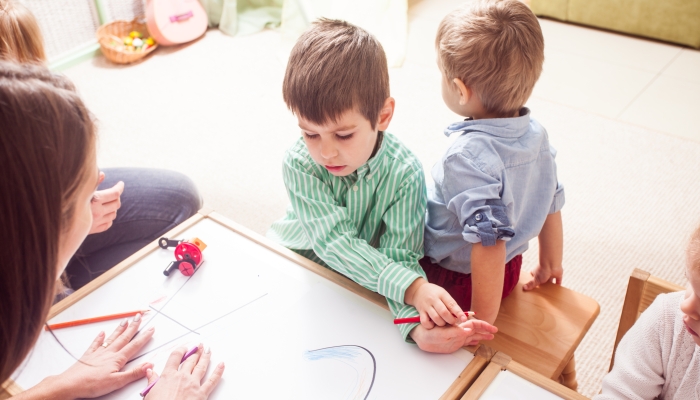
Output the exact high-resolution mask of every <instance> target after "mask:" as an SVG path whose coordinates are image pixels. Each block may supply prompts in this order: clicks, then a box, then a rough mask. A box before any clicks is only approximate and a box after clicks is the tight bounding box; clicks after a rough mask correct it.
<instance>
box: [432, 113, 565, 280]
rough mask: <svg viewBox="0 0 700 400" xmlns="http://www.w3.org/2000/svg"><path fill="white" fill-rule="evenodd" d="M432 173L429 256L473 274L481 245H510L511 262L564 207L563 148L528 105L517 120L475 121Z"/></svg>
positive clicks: (464, 125)
mask: <svg viewBox="0 0 700 400" xmlns="http://www.w3.org/2000/svg"><path fill="white" fill-rule="evenodd" d="M454 133H459V134H460V137H458V138H457V139H456V140H455V141H454V143H453V144H452V145H451V146H450V147H449V148H448V149H447V152H446V153H445V155H444V157H443V158H442V160H441V161H440V162H439V163H437V164H435V166H434V167H433V170H432V175H433V180H434V181H435V185H434V187H431V188H429V189H428V212H427V218H426V221H425V254H426V256H429V257H430V258H431V259H432V261H433V262H434V263H438V264H440V266H442V267H443V268H447V269H449V270H452V271H457V272H461V273H465V274H469V273H471V250H472V244H473V243H479V242H481V244H482V245H484V246H493V245H495V244H496V240H504V241H507V243H506V261H510V260H511V259H512V258H513V257H515V256H517V255H518V254H522V253H523V252H525V250H527V246H528V241H529V240H530V239H532V238H534V237H536V236H537V235H539V233H540V231H541V230H542V226H543V225H544V221H545V219H546V218H547V215H549V214H552V213H555V212H557V211H559V210H560V209H561V208H562V206H563V205H564V187H563V186H562V185H561V184H560V183H559V182H558V181H557V166H556V164H555V162H554V157H555V155H556V150H554V148H552V147H551V146H550V145H549V139H548V138H547V131H545V129H544V128H543V127H542V125H540V124H539V123H538V122H537V121H535V120H534V119H531V118H530V110H528V109H527V108H522V109H521V110H520V116H519V117H515V118H496V119H480V120H467V121H462V122H457V123H454V124H452V125H450V126H449V127H447V129H446V130H445V134H446V135H448V136H449V135H452V134H454Z"/></svg>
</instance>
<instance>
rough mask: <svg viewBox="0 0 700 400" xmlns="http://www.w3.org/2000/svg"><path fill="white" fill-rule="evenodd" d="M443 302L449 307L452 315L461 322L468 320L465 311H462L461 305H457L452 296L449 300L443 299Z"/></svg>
mask: <svg viewBox="0 0 700 400" xmlns="http://www.w3.org/2000/svg"><path fill="white" fill-rule="evenodd" d="M448 296H449V295H448ZM443 302H444V304H445V305H446V306H447V308H448V309H449V310H450V312H451V313H452V315H454V316H455V317H456V318H457V320H458V321H459V322H463V321H466V320H467V316H466V315H464V311H463V310H462V307H460V306H459V304H457V302H456V301H454V299H453V298H452V296H449V298H447V299H443Z"/></svg>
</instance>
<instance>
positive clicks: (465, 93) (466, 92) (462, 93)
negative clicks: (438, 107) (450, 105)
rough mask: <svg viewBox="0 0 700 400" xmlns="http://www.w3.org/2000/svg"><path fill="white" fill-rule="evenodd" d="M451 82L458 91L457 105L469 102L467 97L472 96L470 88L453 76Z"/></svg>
mask: <svg viewBox="0 0 700 400" xmlns="http://www.w3.org/2000/svg"><path fill="white" fill-rule="evenodd" d="M452 82H454V84H455V86H457V90H458V91H459V105H461V106H463V105H465V104H467V103H469V99H470V98H471V97H472V90H471V89H469V88H468V87H467V85H465V84H464V82H462V80H461V79H459V78H454V79H453V80H452Z"/></svg>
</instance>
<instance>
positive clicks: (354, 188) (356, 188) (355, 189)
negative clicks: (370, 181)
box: [352, 185, 360, 192]
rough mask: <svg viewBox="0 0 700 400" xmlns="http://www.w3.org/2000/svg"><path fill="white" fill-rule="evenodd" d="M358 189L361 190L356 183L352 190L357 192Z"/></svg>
mask: <svg viewBox="0 0 700 400" xmlns="http://www.w3.org/2000/svg"><path fill="white" fill-rule="evenodd" d="M358 190H360V188H359V187H357V185H355V186H353V187H352V191H353V192H357V191H358Z"/></svg>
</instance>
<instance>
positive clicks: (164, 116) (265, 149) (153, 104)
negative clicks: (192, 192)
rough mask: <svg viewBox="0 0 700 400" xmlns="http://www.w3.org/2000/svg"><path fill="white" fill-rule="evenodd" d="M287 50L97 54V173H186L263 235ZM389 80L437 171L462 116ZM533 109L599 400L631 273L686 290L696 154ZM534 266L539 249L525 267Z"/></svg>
mask: <svg viewBox="0 0 700 400" xmlns="http://www.w3.org/2000/svg"><path fill="white" fill-rule="evenodd" d="M279 40H280V39H279V36H278V34H277V33H275V32H270V31H267V32H263V33H261V34H257V35H252V36H249V37H244V38H230V37H226V36H224V35H222V34H220V33H219V32H218V31H210V32H208V33H207V35H206V37H205V38H204V39H202V40H200V41H198V42H196V43H193V44H191V45H188V46H184V47H181V48H176V49H161V50H159V51H158V52H156V54H154V55H153V56H152V57H151V58H150V59H148V60H146V62H143V63H141V64H139V65H135V66H131V67H115V66H112V65H110V64H108V63H107V62H106V61H105V60H104V59H103V58H97V59H94V60H93V61H91V62H87V63H84V64H81V65H78V66H76V67H74V68H72V69H70V70H68V71H66V73H67V75H68V76H69V77H70V78H71V79H73V81H75V83H76V84H77V86H78V87H79V90H80V91H81V93H82V95H83V97H84V98H85V99H86V102H87V104H88V106H89V108H90V109H91V110H92V111H93V112H94V113H95V115H96V116H97V118H98V119H99V120H100V121H101V122H100V128H101V142H100V153H99V161H100V165H101V166H102V167H107V166H141V167H160V168H169V169H174V170H178V171H182V172H184V173H186V174H188V175H189V176H190V177H192V178H193V179H194V181H195V182H196V183H197V185H198V186H199V189H200V191H201V193H202V195H203V196H204V199H205V203H206V205H207V206H209V207H212V208H214V209H216V210H217V211H219V212H221V213H223V214H224V215H227V216H229V217H231V218H232V219H234V220H236V221H237V222H239V223H242V224H243V225H246V226H248V227H250V228H252V229H254V230H255V231H257V232H259V233H264V232H265V231H266V229H267V227H268V226H269V225H270V223H271V222H272V221H274V220H275V219H277V218H278V217H280V216H281V215H282V214H283V211H284V209H285V207H286V205H287V198H286V194H285V191H284V187H283V184H282V176H281V160H282V155H283V153H284V151H285V149H286V148H287V147H288V146H289V145H290V144H291V143H292V142H293V141H294V140H295V139H296V138H297V137H298V129H297V128H296V120H295V118H294V117H293V116H291V115H290V113H289V112H288V111H286V108H285V105H284V103H283V102H282V96H281V80H282V76H283V72H284V66H283V63H282V62H281V61H280V59H284V56H283V55H280V54H279V53H280V50H279V49H280V46H279ZM391 83H392V94H393V95H394V97H395V98H396V102H397V111H396V115H395V118H394V121H393V122H392V124H391V127H390V129H389V130H390V131H391V132H394V133H396V134H397V135H398V136H399V137H400V138H401V139H402V140H403V141H405V142H406V144H407V145H408V146H409V147H410V148H412V149H413V150H414V151H415V153H416V154H417V155H418V156H419V158H420V159H421V160H422V162H423V164H424V167H425V169H426V172H429V170H430V167H431V166H432V165H433V163H434V162H435V161H436V160H438V159H439V157H440V155H441V154H442V152H443V151H444V149H445V147H446V145H447V143H448V139H447V138H445V137H444V136H443V134H442V133H441V132H442V129H443V127H444V126H446V125H447V124H449V123H451V122H453V121H455V120H457V118H456V117H455V116H454V114H451V113H450V112H449V111H448V110H447V109H446V107H445V106H444V105H443V103H442V100H441V96H440V89H439V76H438V72H437V69H436V68H430V67H428V66H422V65H418V64H417V63H407V64H406V65H405V66H404V67H403V68H401V69H396V70H392V71H391ZM529 106H530V107H531V108H532V110H533V116H534V117H535V118H537V119H539V120H540V121H541V122H542V123H543V124H544V126H545V127H546V128H547V129H548V131H549V133H550V137H551V142H552V143H553V145H554V146H555V147H556V148H557V150H558V151H559V154H558V157H557V161H558V166H559V176H560V179H561V181H562V182H563V183H564V184H565V187H566V199H567V203H566V206H565V207H564V209H563V216H564V230H565V258H564V262H565V275H564V285H565V286H567V287H569V288H572V289H574V290H576V291H578V292H581V293H584V294H586V295H588V296H591V297H593V298H595V299H596V300H597V301H598V302H599V303H600V306H601V313H600V316H599V317H598V320H597V321H596V322H595V324H594V325H593V327H592V328H591V330H590V332H589V333H588V336H587V337H586V338H585V339H584V341H583V343H582V344H581V346H580V347H579V349H578V351H577V353H576V359H577V367H578V374H579V375H578V376H579V383H580V391H581V393H583V394H585V395H587V396H592V395H594V394H595V393H597V392H598V390H599V389H600V380H601V379H602V377H603V375H604V374H605V372H606V370H607V367H608V365H609V358H610V354H611V349H612V344H613V341H614V336H615V332H616V329H617V321H618V318H619V313H620V309H621V306H622V301H623V297H624V293H625V288H626V284H627V278H628V276H629V274H630V272H631V271H632V269H633V268H635V267H636V268H642V269H644V270H647V271H649V272H651V273H652V274H654V275H656V276H659V277H661V278H664V279H667V280H670V281H671V282H676V283H679V284H685V282H684V278H683V248H684V243H685V241H686V238H687V237H688V235H689V233H690V231H691V230H692V228H693V227H694V226H695V225H697V224H698V223H700V202H699V201H697V199H698V198H700V196H699V194H700V180H699V179H698V178H697V175H698V173H697V171H698V165H697V163H698V160H700V144H699V143H696V142H691V141H687V140H683V139H678V138H674V137H670V136H666V135H663V134H660V133H656V132H650V131H647V130H644V129H642V128H638V127H635V126H632V125H629V124H623V123H620V122H615V121H613V120H609V119H606V118H602V117H599V116H596V115H593V114H590V113H586V112H582V111H579V110H575V109H572V108H568V107H564V106H560V105H557V104H554V103H550V102H547V101H544V100H538V99H536V98H534V99H531V101H530V102H529ZM428 179H429V180H430V178H429V174H428ZM126 190H128V186H127V188H126ZM536 260H537V250H536V248H535V247H533V248H532V249H531V250H529V251H528V252H527V253H526V254H525V263H526V266H527V267H528V268H529V267H531V266H532V265H533V264H534V263H535V262H536Z"/></svg>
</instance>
